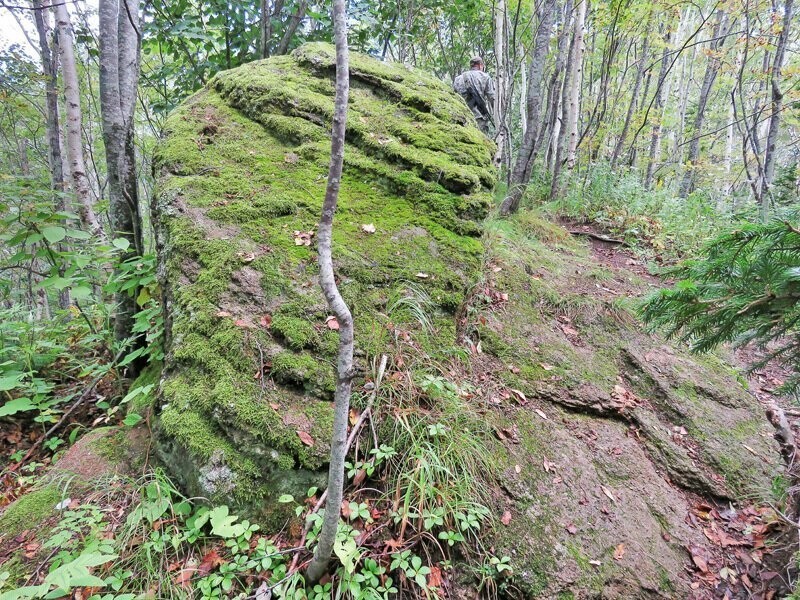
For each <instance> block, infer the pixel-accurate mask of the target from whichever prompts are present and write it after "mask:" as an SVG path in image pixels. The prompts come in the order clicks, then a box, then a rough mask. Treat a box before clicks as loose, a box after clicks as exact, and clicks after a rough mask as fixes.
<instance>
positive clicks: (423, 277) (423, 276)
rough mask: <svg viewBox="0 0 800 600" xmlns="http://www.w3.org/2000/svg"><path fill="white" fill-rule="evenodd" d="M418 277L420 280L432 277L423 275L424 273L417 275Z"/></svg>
mask: <svg viewBox="0 0 800 600" xmlns="http://www.w3.org/2000/svg"><path fill="white" fill-rule="evenodd" d="M416 276H417V277H419V278H420V279H428V277H430V275H428V274H427V273H423V272H422V271H420V272H419V273H417V275H416Z"/></svg>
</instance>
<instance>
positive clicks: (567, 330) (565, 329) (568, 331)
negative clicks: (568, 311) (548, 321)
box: [561, 325, 578, 336]
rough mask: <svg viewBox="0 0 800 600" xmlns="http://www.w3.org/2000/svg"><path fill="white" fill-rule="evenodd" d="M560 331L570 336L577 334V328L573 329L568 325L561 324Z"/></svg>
mask: <svg viewBox="0 0 800 600" xmlns="http://www.w3.org/2000/svg"><path fill="white" fill-rule="evenodd" d="M561 331H563V332H564V335H572V336H577V335H578V332H577V330H575V329H573V328H572V327H570V326H569V325H562V326H561Z"/></svg>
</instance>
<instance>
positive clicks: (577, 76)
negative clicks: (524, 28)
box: [567, 0, 589, 171]
mask: <svg viewBox="0 0 800 600" xmlns="http://www.w3.org/2000/svg"><path fill="white" fill-rule="evenodd" d="M588 3H589V0H580V4H578V17H577V18H576V20H575V51H574V53H573V63H572V65H571V66H570V72H571V73H572V80H571V82H570V91H569V147H568V152H567V169H569V170H570V171H571V170H572V169H574V168H575V160H576V157H577V151H578V117H579V116H580V112H581V111H580V92H581V79H582V75H583V26H584V22H585V21H586V5H587V4H588Z"/></svg>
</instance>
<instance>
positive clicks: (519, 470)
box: [514, 465, 522, 473]
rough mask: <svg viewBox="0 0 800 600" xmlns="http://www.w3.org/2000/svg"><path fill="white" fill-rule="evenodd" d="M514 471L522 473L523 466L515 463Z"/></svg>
mask: <svg viewBox="0 0 800 600" xmlns="http://www.w3.org/2000/svg"><path fill="white" fill-rule="evenodd" d="M514 471H516V472H517V473H522V467H520V466H519V465H514Z"/></svg>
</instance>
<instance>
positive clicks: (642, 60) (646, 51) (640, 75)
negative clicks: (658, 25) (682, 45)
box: [611, 11, 653, 171]
mask: <svg viewBox="0 0 800 600" xmlns="http://www.w3.org/2000/svg"><path fill="white" fill-rule="evenodd" d="M652 18H653V13H652V11H651V12H650V16H649V17H648V19H647V27H646V28H645V32H644V39H643V40H642V52H641V55H640V56H639V67H638V68H637V69H636V80H635V81H634V84H633V90H632V91H631V102H630V104H629V105H628V112H627V113H626V114H625V123H624V124H623V126H622V131H621V132H620V134H619V139H618V140H617V143H616V145H615V146H614V152H613V153H612V154H611V170H612V171H613V170H614V168H615V167H616V165H617V160H619V155H620V153H622V147H623V146H624V145H625V140H626V138H627V137H628V130H629V129H630V126H631V120H632V119H633V113H634V111H635V110H636V102H637V100H638V99H639V90H640V89H641V88H642V81H643V80H644V73H645V71H646V70H647V62H648V60H650V25H651V23H652ZM644 96H645V97H646V96H647V91H646V90H645V93H644Z"/></svg>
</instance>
